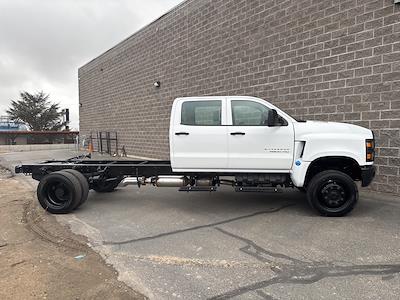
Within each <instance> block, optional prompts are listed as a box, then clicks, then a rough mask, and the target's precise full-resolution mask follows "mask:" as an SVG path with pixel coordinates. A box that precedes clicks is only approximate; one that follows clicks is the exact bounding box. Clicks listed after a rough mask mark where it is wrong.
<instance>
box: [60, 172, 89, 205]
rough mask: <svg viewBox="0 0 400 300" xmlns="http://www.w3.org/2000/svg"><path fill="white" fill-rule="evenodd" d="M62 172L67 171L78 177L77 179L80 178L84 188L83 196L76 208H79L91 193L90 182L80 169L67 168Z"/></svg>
mask: <svg viewBox="0 0 400 300" xmlns="http://www.w3.org/2000/svg"><path fill="white" fill-rule="evenodd" d="M61 172H67V173H70V174H72V175H74V176H75V177H76V179H78V180H79V183H80V184H81V188H82V197H81V201H80V202H79V203H78V205H77V206H76V207H75V208H74V209H77V208H78V207H79V206H81V205H82V204H83V203H85V202H86V200H87V198H88V195H89V182H88V181H87V179H86V177H85V176H84V175H83V174H82V173H81V172H79V171H77V170H73V169H65V170H62V171H61Z"/></svg>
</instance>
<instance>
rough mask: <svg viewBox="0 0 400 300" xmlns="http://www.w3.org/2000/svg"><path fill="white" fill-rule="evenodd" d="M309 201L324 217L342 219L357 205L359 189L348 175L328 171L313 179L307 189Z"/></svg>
mask: <svg viewBox="0 0 400 300" xmlns="http://www.w3.org/2000/svg"><path fill="white" fill-rule="evenodd" d="M307 199H308V202H309V203H310V205H311V207H312V208H314V209H315V210H316V211H318V212H319V213H320V214H321V215H322V216H327V217H342V216H345V215H347V214H348V213H349V212H351V211H352V210H353V208H354V206H355V205H356V204H357V201H358V189H357V186H356V184H355V183H354V181H353V179H352V178H351V177H350V176H348V175H347V174H345V173H343V172H340V171H335V170H328V171H323V172H321V173H318V174H316V175H315V176H314V177H313V178H312V179H311V181H310V184H309V185H308V187H307Z"/></svg>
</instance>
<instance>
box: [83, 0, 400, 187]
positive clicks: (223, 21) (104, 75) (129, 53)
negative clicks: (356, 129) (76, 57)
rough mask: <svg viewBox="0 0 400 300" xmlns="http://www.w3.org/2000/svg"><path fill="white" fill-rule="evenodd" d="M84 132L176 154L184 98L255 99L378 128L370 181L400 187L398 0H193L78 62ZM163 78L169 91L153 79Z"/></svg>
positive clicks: (130, 147) (132, 149) (147, 153)
mask: <svg viewBox="0 0 400 300" xmlns="http://www.w3.org/2000/svg"><path fill="white" fill-rule="evenodd" d="M79 77H80V81H79V88H80V103H81V104H82V106H81V109H80V127H81V132H82V133H84V134H85V133H86V134H88V133H89V132H90V131H96V130H109V131H114V130H115V131H118V133H119V137H120V144H121V145H126V148H127V151H128V153H130V154H135V155H139V156H144V157H152V158H168V151H169V149H168V127H169V110H170V107H171V104H172V102H173V99H174V98H176V97H179V96H199V95H214V94H215V95H226V94H229V95H252V96H257V97H260V98H264V99H266V100H269V101H271V102H272V103H274V104H276V105H278V106H279V107H280V108H282V109H283V110H286V111H287V112H289V113H291V114H293V115H296V116H299V117H302V118H306V119H317V120H330V121H339V122H349V123H353V124H358V125H361V126H364V127H368V128H371V129H373V130H374V131H375V133H376V136H377V143H378V157H377V165H378V173H379V176H378V177H377V178H376V180H375V182H374V184H373V186H372V189H374V190H379V191H386V192H393V193H400V179H399V164H400V157H399V148H400V136H399V132H400V130H399V127H400V5H395V4H393V0H349V1H345V0H286V1H285V0H189V1H186V2H183V3H182V4H181V5H180V6H178V7H177V8H175V9H174V10H172V11H171V12H169V13H168V14H166V15H165V16H163V17H161V18H160V19H159V20H157V21H155V22H153V23H152V24H150V25H149V26H147V27H145V28H143V29H142V30H140V31H139V32H137V33H135V34H134V35H133V36H131V37H129V38H128V39H126V40H124V41H123V42H121V43H120V44H118V45H117V46H115V47H114V48H112V49H110V50H109V51H108V52H106V53H104V54H102V55H101V56H99V57H98V58H96V59H94V60H93V61H91V62H89V63H88V64H86V65H85V66H83V67H82V68H81V69H80V70H79ZM157 80H159V81H160V82H161V88H160V89H156V88H154V86H153V83H154V82H155V81H157Z"/></svg>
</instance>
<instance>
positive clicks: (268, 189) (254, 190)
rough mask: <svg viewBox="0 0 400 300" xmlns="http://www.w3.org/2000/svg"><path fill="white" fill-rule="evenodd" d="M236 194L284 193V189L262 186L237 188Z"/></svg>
mask: <svg viewBox="0 0 400 300" xmlns="http://www.w3.org/2000/svg"><path fill="white" fill-rule="evenodd" d="M235 192H238V193H246V192H247V193H282V189H279V188H276V187H262V186H237V187H235Z"/></svg>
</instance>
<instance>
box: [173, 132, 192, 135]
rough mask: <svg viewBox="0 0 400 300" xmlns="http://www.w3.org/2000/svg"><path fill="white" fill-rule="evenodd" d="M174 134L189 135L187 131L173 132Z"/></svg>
mask: <svg viewBox="0 0 400 300" xmlns="http://www.w3.org/2000/svg"><path fill="white" fill-rule="evenodd" d="M175 135H189V132H175Z"/></svg>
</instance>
